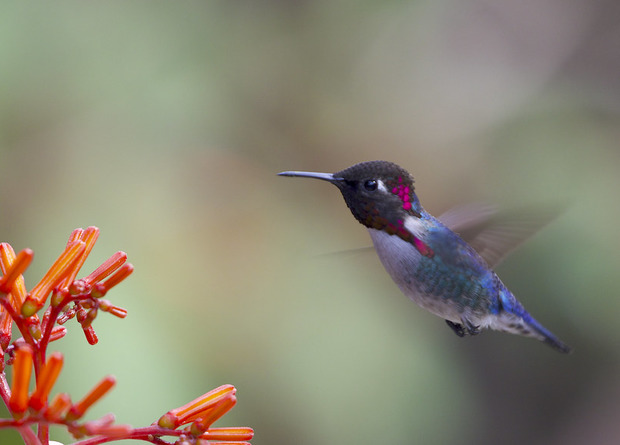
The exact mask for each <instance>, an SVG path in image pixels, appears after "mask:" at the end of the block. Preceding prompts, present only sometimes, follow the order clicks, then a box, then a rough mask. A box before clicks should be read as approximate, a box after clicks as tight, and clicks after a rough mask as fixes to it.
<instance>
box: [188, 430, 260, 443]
mask: <svg viewBox="0 0 620 445" xmlns="http://www.w3.org/2000/svg"><path fill="white" fill-rule="evenodd" d="M252 437H254V430H253V429H252V428H248V427H238V428H211V429H209V431H207V432H206V433H204V434H202V435H201V436H200V439H205V440H224V441H227V442H231V441H234V442H239V441H245V440H252Z"/></svg>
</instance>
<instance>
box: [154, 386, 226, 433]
mask: <svg viewBox="0 0 620 445" xmlns="http://www.w3.org/2000/svg"><path fill="white" fill-rule="evenodd" d="M236 391H237V390H236V389H235V387H234V386H232V385H222V386H219V387H217V388H215V389H212V390H211V391H209V392H207V393H205V394H203V395H202V396H200V397H198V398H197V399H194V400H192V401H191V402H189V403H187V404H185V405H183V406H181V407H179V408H176V409H173V410H170V411H168V412H167V413H166V414H164V415H163V416H161V418H160V419H159V421H158V425H159V426H161V427H162V428H170V429H175V428H177V427H178V426H180V425H183V424H185V423H187V422H191V421H192V420H194V419H196V418H198V417H200V416H201V415H202V414H204V413H205V412H206V411H209V410H210V409H212V408H213V407H214V406H215V405H216V404H217V403H218V402H220V401H221V400H222V399H225V398H230V397H231V396H234V394H235V392H236Z"/></svg>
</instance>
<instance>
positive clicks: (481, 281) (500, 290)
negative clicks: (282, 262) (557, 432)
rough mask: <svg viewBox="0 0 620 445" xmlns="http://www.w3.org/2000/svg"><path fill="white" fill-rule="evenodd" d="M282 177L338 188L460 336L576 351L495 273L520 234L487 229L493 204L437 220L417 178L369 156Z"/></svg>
mask: <svg viewBox="0 0 620 445" xmlns="http://www.w3.org/2000/svg"><path fill="white" fill-rule="evenodd" d="M278 175H280V176H293V177H306V178H315V179H320V180H323V181H327V182H330V183H332V184H333V185H335V186H336V187H338V189H339V190H340V192H341V193H342V196H343V198H344V200H345V202H346V204H347V207H348V208H349V210H351V213H352V214H353V216H354V217H355V219H357V221H358V222H360V223H361V224H362V225H364V226H365V227H366V228H367V229H368V232H369V234H370V238H371V239H372V242H373V245H374V248H375V251H376V252H377V255H378V256H379V259H380V260H381V263H382V264H383V266H384V267H385V269H386V270H387V272H388V273H389V274H390V276H391V277H392V279H393V280H394V282H395V283H396V284H397V285H398V287H399V289H400V290H401V291H402V292H403V293H404V294H405V295H406V296H407V297H409V298H410V299H411V300H413V301H414V302H415V303H417V304H418V305H419V306H421V307H422V308H424V309H426V310H428V311H429V312H431V313H433V314H434V315H436V316H438V317H441V318H443V319H444V320H445V321H446V323H447V325H448V326H449V327H450V328H451V329H452V330H453V331H454V333H456V335H457V336H459V337H464V336H465V335H477V334H478V333H480V331H481V330H482V329H494V330H498V331H503V332H508V333H511V334H518V335H523V336H526V337H533V338H535V339H538V340H540V341H542V342H544V343H546V344H547V345H549V346H551V347H552V348H554V349H555V350H557V351H559V352H563V353H569V352H571V348H570V347H569V346H568V345H566V344H565V343H563V342H562V341H560V340H559V339H558V338H557V337H556V336H555V335H553V334H552V333H551V332H550V331H549V330H547V329H546V328H545V327H543V326H542V325H541V324H540V323H539V322H538V321H536V320H535V319H534V318H533V317H532V316H531V315H530V314H529V313H528V312H527V311H526V310H525V308H524V307H523V305H522V304H521V303H520V302H519V301H518V300H517V299H516V297H515V296H514V295H513V294H512V292H510V290H508V288H507V287H506V286H505V285H504V283H502V281H501V280H500V279H499V277H498V276H497V274H496V273H495V272H494V271H493V269H492V268H493V267H494V266H496V265H497V264H498V263H499V262H500V261H501V260H502V259H503V258H504V256H505V255H506V253H507V251H508V250H510V249H511V248H513V247H515V246H516V244H518V243H519V241H521V239H520V237H519V236H514V235H508V236H504V235H502V231H501V230H495V231H494V230H493V229H492V228H489V227H486V228H485V225H488V224H487V223H488V221H489V220H490V215H491V214H492V213H493V212H492V211H490V210H489V208H483V207H482V206H480V209H478V210H480V212H479V214H477V213H476V211H475V210H476V209H474V211H472V209H471V208H470V209H467V208H465V207H463V208H460V209H459V208H456V209H453V210H450V211H448V212H447V213H446V214H445V215H444V216H442V217H440V218H439V219H437V218H435V217H433V216H432V215H431V214H430V213H428V212H427V211H426V210H425V209H424V208H423V207H422V205H421V204H420V200H419V199H418V196H417V195H416V193H415V191H414V180H413V176H411V175H410V174H409V173H408V172H407V171H406V170H405V169H404V168H402V167H400V166H398V165H396V164H394V163H392V162H387V161H369V162H362V163H359V164H355V165H353V166H351V167H349V168H346V169H344V170H342V171H339V172H337V173H317V172H305V171H285V172H281V173H278ZM442 220H443V222H442ZM459 233H460V235H459Z"/></svg>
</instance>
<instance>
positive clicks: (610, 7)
mask: <svg viewBox="0 0 620 445" xmlns="http://www.w3.org/2000/svg"><path fill="white" fill-rule="evenodd" d="M619 17H620V3H618V2H617V1H614V0H593V1H589V2H583V1H568V2H566V1H560V0H545V1H542V2H537V1H516V0H513V1H511V0H465V1H462V0H459V1H457V0H440V1H413V2H406V1H370V0H367V1H341V2H333V1H327V0H320V1H309V0H296V1H291V0H279V1H278V0H271V1H266V0H261V1H259V0H225V1H206V2H199V1H193V2H192V1H189V2H159V1H149V2H146V1H131V2H127V1H111V2H104V3H102V2H78V1H57V2H53V3H37V4H34V3H29V2H28V3H18V2H6V1H5V2H2V13H1V14H0V209H1V210H0V212H1V218H0V238H1V240H2V241H7V242H10V243H11V244H12V245H13V246H14V247H15V249H16V250H17V249H22V248H25V247H31V248H32V249H34V250H35V253H36V256H35V261H34V263H33V265H32V266H31V268H30V269H29V271H28V275H27V276H26V279H27V283H28V284H29V286H32V285H34V283H35V282H36V281H37V280H38V278H39V277H40V276H41V274H43V273H44V271H45V270H46V269H47V267H48V266H49V265H50V264H51V262H52V261H53V259H54V258H55V257H56V256H57V255H58V254H59V253H60V251H61V250H62V248H63V246H64V243H65V242H66V238H67V237H68V235H69V233H70V231H71V230H72V229H73V228H75V227H86V226H88V225H97V226H98V227H100V228H101V231H102V234H101V237H100V239H99V242H98V244H97V246H96V247H95V249H94V252H93V254H92V257H91V259H90V260H89V262H88V263H87V264H86V266H85V269H84V270H85V273H88V272H89V271H90V270H91V269H92V268H94V267H95V266H96V265H98V264H99V263H100V262H101V261H103V260H104V259H105V258H107V257H108V256H109V255H111V254H112V253H114V252H115V251H117V250H124V251H126V252H127V253H128V255H129V258H130V261H131V262H132V263H133V264H134V265H135V267H136V272H135V273H134V275H133V276H132V277H131V278H130V279H129V280H128V281H126V282H124V283H123V284H122V285H121V286H119V287H118V288H116V289H115V290H114V291H113V292H112V293H111V294H110V299H111V300H112V301H113V302H114V303H116V304H118V305H120V306H123V307H125V308H127V309H128V310H129V316H128V317H127V319H125V320H119V319H116V318H114V317H112V316H105V314H102V315H101V316H100V317H99V318H98V319H97V320H96V321H95V328H96V330H97V333H98V335H99V337H100V343H99V344H98V345H97V346H94V347H89V346H88V345H87V344H86V342H85V341H84V339H83V338H82V337H83V335H82V332H81V330H80V329H79V326H78V325H77V324H76V323H71V324H69V325H68V326H69V336H68V338H67V339H66V340H64V341H62V342H58V343H56V344H55V345H54V347H55V348H58V349H60V350H61V351H63V352H64V353H65V354H66V356H65V369H64V370H63V373H62V376H61V379H60V381H59V383H58V384H57V387H56V389H55V392H58V391H68V392H70V394H71V395H72V397H73V398H74V399H78V398H79V397H81V396H82V395H83V394H84V393H85V392H86V391H87V390H88V388H90V387H91V386H92V385H93V384H94V383H95V382H97V381H98V380H99V379H100V378H101V377H102V376H103V375H105V374H109V373H111V374H114V375H115V376H116V377H117V378H118V385H117V387H116V388H115V390H114V391H113V392H112V393H111V394H110V395H109V396H107V397H106V398H105V399H104V400H102V401H101V402H100V403H99V404H98V405H97V406H96V407H95V408H93V410H92V412H90V413H89V418H91V419H94V418H96V417H97V416H100V415H102V414H104V413H107V412H114V413H115V414H116V415H117V419H118V422H120V423H130V424H132V425H134V426H144V425H147V424H150V423H151V422H152V421H153V420H155V419H157V418H158V417H159V416H160V415H161V414H162V413H164V412H166V411H167V410H169V409H171V408H173V407H176V406H179V405H181V404H183V403H185V402H186V401H188V400H190V399H192V398H194V397H196V396H198V395H200V394H202V393H203V392H205V391H207V390H209V389H211V388H213V387H215V386H218V385H220V384H223V383H232V384H234V385H235V386H237V388H238V398H239V404H238V405H237V407H236V408H235V409H234V410H233V411H232V412H231V413H230V414H228V415H227V416H226V417H225V418H224V419H222V420H221V421H220V422H219V424H220V425H222V426H224V425H229V426H235V425H247V426H252V427H253V428H254V429H255V430H256V438H255V440H254V441H253V444H255V445H267V444H298V445H305V444H341V443H347V444H376V443H416V444H426V443H433V444H444V443H445V444H447V443H455V442H458V443H460V444H474V443H475V444H497V443H502V444H523V443H528V444H582V443H597V444H616V443H618V442H619V441H620V423H619V422H618V419H620V377H619V376H620V332H619V329H618V315H619V314H620V299H619V298H618V279H617V277H618V271H619V267H620V255H619V253H618V252H620V237H619V236H618V229H617V221H618V219H619V218H620V206H619V205H618V190H619V189H620V150H619V145H620V130H619V129H620V125H619V124H620V21H619V20H618V18H619ZM372 159H386V160H391V161H394V162H397V163H399V164H401V165H402V166H404V167H405V168H407V169H408V170H410V171H411V172H412V173H413V174H414V176H415V177H416V184H417V192H418V194H419V196H420V197H421V201H422V203H423V205H424V206H425V207H426V208H427V209H428V210H429V211H431V212H432V213H434V214H440V213H442V212H443V211H445V210H447V209H448V208H450V207H451V206H454V205H456V204H460V203H464V202H471V201H478V202H479V201H484V202H493V203H496V204H498V205H500V206H501V207H505V208H513V207H518V206H521V205H529V204H540V203H543V204H544V203H558V202H563V203H568V209H567V211H566V212H565V213H564V214H563V215H562V216H561V217H559V218H558V219H557V220H556V221H554V222H553V223H552V224H551V225H549V226H548V227H547V228H546V229H545V230H544V231H542V232H541V233H539V234H538V235H537V236H536V237H534V238H533V239H532V240H531V241H530V242H529V243H528V244H526V245H525V246H523V247H522V248H521V249H520V250H519V251H518V252H517V253H515V254H513V256H512V257H511V258H510V259H508V260H507V261H505V262H504V263H502V265H501V266H500V267H499V268H498V273H499V274H500V276H501V277H502V279H503V280H504V282H505V283H506V284H507V285H508V286H509V287H510V288H511V289H512V290H513V292H514V293H515V294H516V295H517V296H518V297H519V298H520V299H521V300H522V301H523V302H524V304H525V306H526V307H527V308H528V309H529V310H530V311H531V312H532V313H533V314H534V315H535V316H536V317H537V318H538V319H539V320H541V321H542V322H543V323H544V324H545V325H546V326H548V327H549V328H550V329H551V330H553V331H554V332H556V333H557V334H558V336H559V337H560V338H562V339H563V340H564V341H566V342H567V343H569V344H571V345H572V346H573V347H574V348H575V352H574V353H573V354H572V355H570V356H564V355H561V354H558V353H556V352H555V351H553V350H551V349H549V348H547V347H546V346H544V345H542V344H539V343H537V342H535V341H533V340H530V339H524V338H519V337H515V336H509V335H506V334H501V333H495V332H485V333H484V334H482V335H480V336H478V337H476V338H465V339H459V338H457V337H456V336H455V335H454V334H453V333H452V332H451V331H450V330H449V329H448V328H447V327H446V326H445V324H444V323H443V321H441V320H440V319H438V318H436V317H433V316H431V315H430V314H428V313H426V312H424V311H422V310H420V309H419V308H417V307H416V306H415V305H414V304H412V303H411V302H409V301H408V300H407V299H406V298H405V297H403V296H402V295H401V294H400V292H399V291H398V289H397V288H396V286H395V285H394V284H393V283H392V282H391V280H390V278H389V277H388V276H387V274H386V273H385V272H384V270H383V268H382V267H381V265H380V263H379V262H378V260H377V259H376V258H375V256H374V254H373V253H370V254H351V255H348V254H338V252H342V251H347V250H349V249H354V248H357V247H363V246H367V245H369V244H370V240H369V238H368V236H367V233H366V231H365V230H364V228H363V227H362V226H360V225H359V224H357V222H356V221H354V219H353V218H352V217H351V215H350V213H349V212H348V210H347V209H346V207H345V205H344V203H343V201H342V199H341V197H340V196H339V193H338V192H337V190H336V189H335V188H333V187H331V186H329V185H328V184H325V183H320V182H318V181H310V180H301V179H298V180H293V179H290V178H281V177H277V176H276V173H277V172H279V171H282V170H295V169H296V170H316V171H336V170H340V169H342V168H344V167H347V166H349V165H351V164H354V163H357V162H360V161H364V160H372ZM334 253H335V254H334ZM53 434H54V437H56V438H57V439H60V440H63V441H65V442H68V441H70V439H69V438H68V437H67V436H66V435H63V434H62V431H60V430H54V431H53ZM0 442H2V443H3V444H4V443H6V444H11V443H19V438H18V437H16V435H15V434H14V433H12V432H10V431H0Z"/></svg>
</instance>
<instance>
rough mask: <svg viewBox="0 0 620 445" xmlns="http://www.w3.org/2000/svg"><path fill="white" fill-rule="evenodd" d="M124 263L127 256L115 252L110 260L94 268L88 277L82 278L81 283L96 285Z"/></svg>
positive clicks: (123, 253)
mask: <svg viewBox="0 0 620 445" xmlns="http://www.w3.org/2000/svg"><path fill="white" fill-rule="evenodd" d="M125 261H127V254H126V253H125V252H116V253H115V254H114V255H112V256H111V257H110V258H108V259H107V260H105V261H104V262H103V264H102V265H101V266H99V267H98V268H96V269H95V270H94V271H93V272H92V273H91V274H90V275H89V276H87V277H85V278H83V280H82V281H84V283H86V285H87V286H90V285H92V284H93V283H97V282H99V281H101V280H103V279H104V278H106V277H108V276H110V275H111V274H113V273H114V272H115V271H116V269H118V268H119V267H121V266H122V265H123V264H125ZM128 275H129V274H128Z"/></svg>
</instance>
